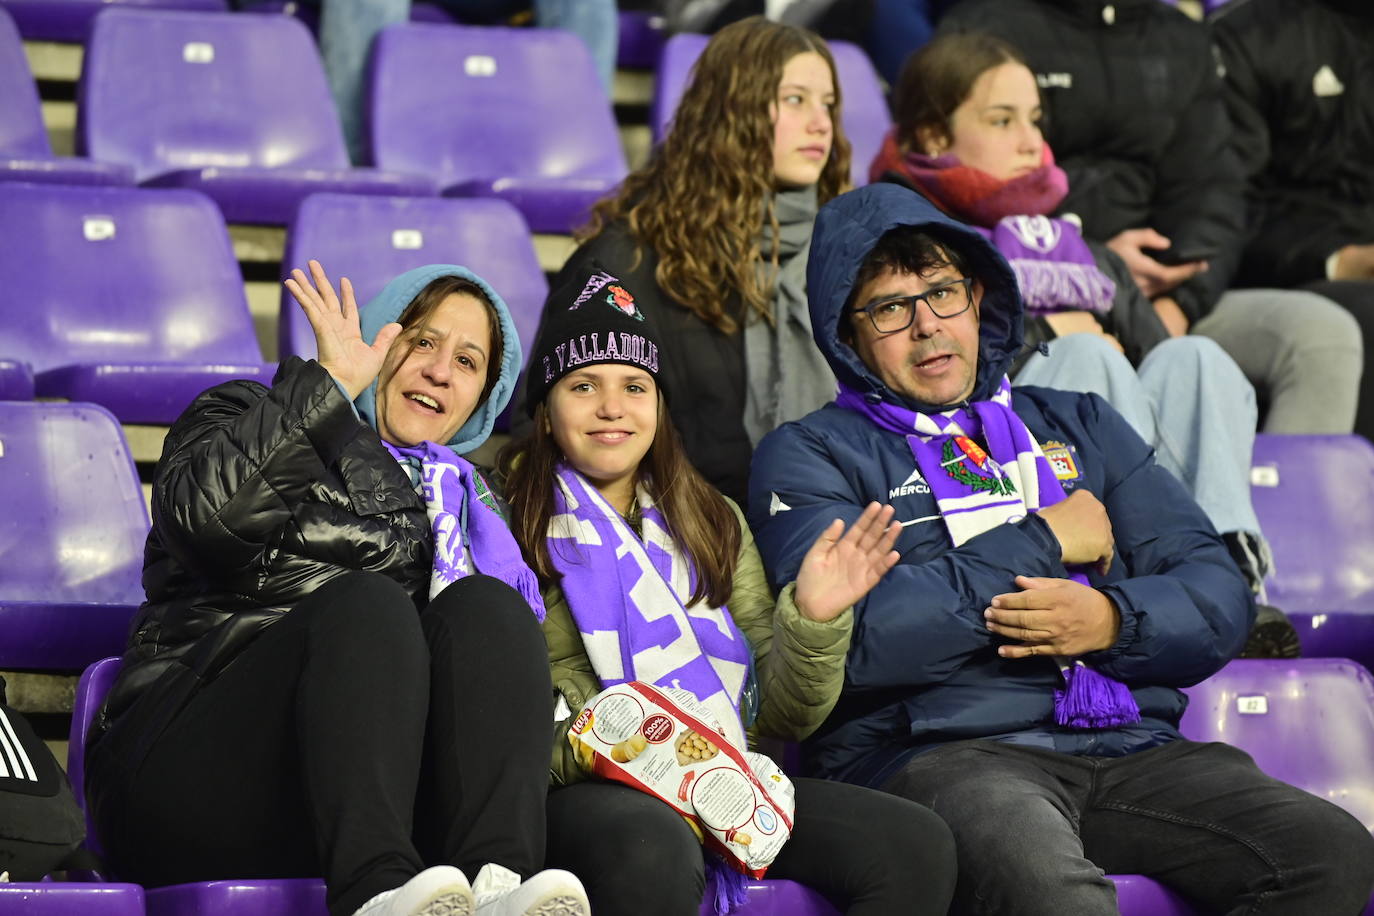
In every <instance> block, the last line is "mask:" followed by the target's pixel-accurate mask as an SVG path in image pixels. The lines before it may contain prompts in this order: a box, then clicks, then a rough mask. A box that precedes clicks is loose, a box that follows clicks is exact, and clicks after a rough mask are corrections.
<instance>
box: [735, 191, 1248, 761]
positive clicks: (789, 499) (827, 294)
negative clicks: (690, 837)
mask: <svg viewBox="0 0 1374 916" xmlns="http://www.w3.org/2000/svg"><path fill="white" fill-rule="evenodd" d="M899 226H919V227H921V228H922V229H924V230H925V231H926V232H928V233H929V234H931V235H932V236H935V237H936V238H938V239H939V240H940V241H941V242H943V243H945V244H947V245H948V246H950V247H952V248H954V249H956V250H958V251H959V252H960V253H961V254H962V255H963V256H964V257H965V258H966V259H967V261H968V263H969V265H970V271H971V273H972V274H973V276H975V277H977V278H978V279H980V280H981V281H982V284H983V287H984V292H983V298H982V300H981V303H980V320H981V324H980V329H979V331H980V339H979V352H978V367H977V380H976V383H975V387H974V390H973V394H972V400H981V399H986V398H987V397H989V396H990V395H991V393H992V392H993V391H994V390H995V388H996V386H997V384H998V383H999V381H1000V380H1001V378H1002V376H1003V375H1004V374H1005V373H1006V371H1007V367H1008V366H1009V365H1010V363H1011V360H1012V359H1013V357H1014V356H1015V355H1016V353H1017V351H1018V350H1019V349H1020V347H1021V326H1022V303H1021V297H1020V294H1019V292H1018V290H1017V287H1016V280H1015V277H1014V276H1013V274H1012V272H1011V270H1010V268H1009V267H1008V265H1007V263H1006V261H1005V260H1003V258H1002V256H1001V255H1000V254H998V253H997V251H996V249H994V248H993V247H992V246H991V245H990V244H989V243H988V242H987V241H985V240H984V239H983V237H982V236H980V235H979V234H978V233H976V232H974V231H972V230H971V229H968V228H967V227H965V226H963V225H961V224H959V223H957V222H955V221H953V220H952V219H950V218H949V217H947V216H945V215H943V214H941V213H940V212H939V211H938V210H936V209H935V208H934V207H933V206H932V205H931V204H930V203H929V202H928V201H926V200H925V199H924V198H923V197H921V196H920V195H919V194H916V193H914V192H912V191H910V190H907V189H905V188H902V187H899V186H897V185H892V184H877V185H870V186H869V187H866V188H862V189H860V190H857V191H853V192H850V193H848V194H844V195H842V196H840V197H838V198H836V199H835V200H833V201H831V202H830V203H828V204H827V205H826V206H824V207H823V208H821V211H820V214H819V217H818V219H817V221H816V228H815V234H814V235H813V236H812V241H811V255H810V265H809V270H808V276H807V284H808V290H809V296H810V305H811V322H812V328H813V330H814V333H815V337H816V343H817V345H818V346H819V347H820V349H821V352H822V353H824V354H825V356H826V359H827V360H828V361H829V363H830V366H831V368H832V369H833V370H834V371H835V375H836V376H837V377H838V378H839V379H840V380H841V381H842V382H844V383H845V384H847V385H849V386H850V387H852V388H854V389H856V390H858V391H860V392H863V393H865V394H866V395H867V396H869V397H871V398H875V399H882V400H886V401H889V402H892V403H896V404H901V405H903V406H905V407H907V408H911V409H915V410H921V411H927V412H930V411H938V410H939V409H940V408H937V407H935V406H934V405H929V404H921V403H917V402H912V401H910V400H908V399H906V398H904V397H902V396H899V395H897V394H895V393H894V392H892V391H891V390H890V389H889V388H888V387H887V386H886V385H884V384H883V383H882V382H881V381H880V380H879V379H878V377H877V376H876V375H875V374H874V373H873V372H872V371H871V370H869V369H868V368H867V367H866V366H865V365H864V364H863V363H862V362H861V361H860V360H859V358H858V356H857V354H856V353H855V352H854V350H853V349H851V348H850V347H849V345H848V344H845V343H843V342H841V341H840V339H839V334H838V329H839V322H840V321H841V320H847V319H842V315H841V311H842V309H843V308H844V306H845V304H846V302H847V300H848V299H849V295H850V290H851V287H852V286H853V282H854V278H855V276H856V275H857V273H858V271H859V267H860V265H861V264H862V263H863V260H864V258H865V257H866V256H867V254H868V253H869V251H871V250H872V249H873V247H874V246H875V245H876V244H877V242H878V240H879V239H880V238H881V237H882V236H883V234H884V233H886V232H888V231H889V230H891V229H894V228H897V227H899ZM1012 406H1013V409H1014V410H1015V411H1016V413H1017V415H1018V416H1019V417H1020V418H1021V419H1022V420H1023V421H1024V422H1025V424H1026V426H1027V428H1028V429H1029V430H1030V432H1031V434H1032V435H1033V436H1034V437H1035V438H1036V441H1038V442H1039V443H1040V445H1041V447H1042V448H1044V449H1045V450H1046V452H1047V454H1049V455H1051V456H1054V457H1056V458H1057V459H1058V462H1057V463H1058V465H1059V468H1060V478H1061V482H1062V483H1063V485H1064V489H1065V491H1066V492H1068V493H1072V492H1073V491H1074V490H1075V489H1078V488H1085V489H1087V490H1089V491H1090V492H1092V493H1093V494H1094V495H1095V496H1096V497H1097V498H1098V499H1099V500H1100V501H1101V502H1102V504H1103V505H1104V506H1105V507H1106V510H1107V514H1108V516H1109V517H1110V519H1111V522H1112V528H1113V532H1114V536H1115V539H1116V559H1115V561H1114V562H1113V564H1112V568H1111V570H1110V572H1109V573H1108V574H1107V575H1105V576H1100V575H1098V574H1096V573H1092V574H1091V576H1090V578H1091V580H1092V584H1093V585H1094V586H1096V587H1098V588H1100V589H1101V590H1102V591H1103V592H1105V593H1106V594H1107V595H1108V596H1109V597H1110V598H1111V599H1112V601H1113V602H1114V603H1115V604H1116V606H1117V608H1119V609H1120V612H1121V630H1120V637H1119V639H1118V641H1117V643H1116V644H1115V645H1114V646H1112V647H1111V648H1110V649H1107V650H1105V651H1102V652H1095V653H1091V654H1090V655H1088V656H1085V657H1084V659H1083V660H1084V661H1085V662H1086V663H1088V664H1090V665H1092V666H1094V667H1096V668H1098V669H1099V670H1100V671H1103V672H1105V673H1106V674H1109V675H1111V676H1112V677H1115V678H1117V679H1119V680H1121V681H1123V682H1125V683H1126V684H1128V685H1129V686H1130V688H1131V690H1132V693H1133V694H1134V695H1135V699H1136V702H1137V703H1138V704H1139V706H1140V710H1141V721H1140V722H1139V723H1137V724H1134V725H1130V726H1125V727H1121V728H1115V729H1102V730H1095V729H1072V728H1066V727H1062V726H1059V725H1057V724H1056V723H1055V721H1054V689H1055V687H1056V686H1057V685H1058V684H1059V680H1060V676H1059V672H1058V670H1057V669H1056V667H1055V665H1054V664H1053V663H1052V662H1051V661H1050V660H1048V659H1046V658H1027V659H1004V658H1001V657H1000V656H998V655H997V647H998V646H999V645H1001V644H1003V643H1004V642H1006V640H1004V639H1003V638H1001V637H998V636H994V635H993V634H992V633H991V632H989V631H988V629H987V627H986V626H985V625H984V621H983V611H984V609H986V608H987V607H988V605H989V602H990V600H991V598H992V597H993V596H994V595H998V594H1002V593H1005V592H1014V591H1017V588H1016V585H1015V583H1014V581H1013V580H1014V578H1015V577H1016V576H1017V575H1027V576H1046V577H1059V578H1063V577H1066V576H1067V575H1068V573H1067V571H1066V570H1065V568H1064V565H1063V563H1062V562H1061V561H1060V557H1061V549H1060V545H1059V542H1058V540H1057V539H1056V538H1055V536H1054V534H1053V532H1052V531H1051V530H1050V528H1049V526H1048V525H1047V524H1046V523H1045V522H1044V521H1042V520H1041V519H1040V518H1039V517H1037V516H1030V517H1028V518H1026V519H1024V520H1023V521H1020V522H1018V523H1015V524H1006V525H1002V526H999V527H997V528H994V529H992V530H990V531H987V532H984V533H983V534H981V535H978V536H977V537H974V538H972V539H970V540H969V541H967V542H966V543H964V544H963V545H961V546H960V547H957V548H956V547H952V546H951V543H950V539H949V535H948V533H947V532H946V529H945V526H944V524H943V523H942V522H941V520H940V519H939V517H938V513H939V510H938V508H937V506H936V503H935V498H934V497H933V496H932V495H931V493H930V488H929V487H928V486H927V485H926V483H925V482H924V481H923V480H922V479H921V476H920V474H919V473H918V471H917V469H916V462H915V458H914V457H913V455H912V452H911V448H910V446H909V445H908V443H907V441H906V437H904V436H901V435H898V434H895V433H892V432H888V431H885V430H882V429H879V428H878V427H877V426H876V425H874V424H873V423H872V422H871V421H870V420H868V419H867V418H866V417H864V416H863V415H861V414H859V413H857V412H855V411H852V410H847V409H844V408H841V407H838V406H836V405H834V404H829V405H827V406H825V407H822V408H821V409H820V410H817V411H815V412H813V413H811V414H810V415H808V416H807V417H805V418H803V419H801V420H799V421H796V422H794V423H788V424H785V425H784V426H782V427H780V428H778V429H777V430H775V431H774V432H773V433H771V434H770V435H769V436H767V437H766V438H765V439H764V440H763V442H762V443H760V445H759V448H758V450H757V452H756V453H755V456H754V464H753V469H752V471H751V481H750V498H749V521H750V524H751V525H752V527H753V529H754V531H755V533H756V535H757V539H758V546H759V550H760V552H761V553H762V555H763V559H764V563H765V565H766V567H767V568H768V571H769V574H770V577H771V578H772V580H773V581H774V582H775V583H778V582H789V581H792V580H793V579H794V578H795V577H796V575H797V570H798V567H799V566H800V565H801V561H802V558H803V557H804V556H805V554H806V551H807V549H808V548H809V547H810V545H811V543H812V542H813V540H814V539H815V538H816V537H817V536H818V535H819V533H820V532H821V531H822V530H823V529H824V528H825V526H826V525H827V524H828V523H829V522H830V521H831V520H833V519H835V518H842V519H844V520H845V522H846V524H848V523H851V522H853V520H854V519H855V518H857V517H858V515H859V514H860V512H862V510H863V507H864V506H865V505H867V504H868V503H869V502H871V501H874V500H876V501H878V502H880V503H891V504H892V505H893V506H894V507H895V508H896V510H897V515H896V518H897V520H899V521H911V520H918V521H916V522H915V524H912V525H909V526H908V527H906V528H905V529H904V530H903V532H902V535H901V537H900V539H899V540H898V542H897V546H896V549H897V550H898V551H899V552H900V553H901V560H900V561H899V562H898V564H897V566H895V567H894V568H893V569H892V570H891V571H890V572H889V573H888V574H887V575H886V576H885V577H884V579H883V580H882V581H881V582H880V583H879V584H878V585H877V587H875V588H874V589H873V590H872V592H870V593H869V595H868V596H867V597H866V598H865V599H864V600H863V601H862V602H860V603H859V604H858V605H857V606H856V608H855V622H854V636H853V642H852V646H851V648H850V652H849V659H848V664H847V668H846V675H845V686H844V691H843V694H842V696H841V698H840V701H839V703H838V704H837V705H836V707H835V711H834V713H832V714H831V716H830V717H829V719H828V720H827V721H826V723H825V724H824V725H823V726H822V727H821V728H820V729H819V730H818V731H817V732H816V734H815V735H814V736H813V737H812V738H811V739H809V740H808V742H807V743H806V746H805V757H806V765H807V768H808V770H810V771H811V772H814V773H816V774H817V775H821V776H826V777H831V778H840V779H845V780H848V781H852V782H861V783H868V784H872V785H879V784H881V783H882V782H883V781H884V780H885V779H886V778H887V777H888V776H889V775H890V774H891V773H892V772H893V771H894V770H895V769H896V768H898V767H899V766H900V765H901V763H902V762H903V761H905V760H906V759H907V758H908V757H909V756H910V755H912V754H914V753H917V752H919V751H920V750H924V749H927V748H930V747H933V746H936V745H939V744H942V743H946V742H950V741H957V740H963V739H971V738H995V739H998V740H1005V741H1014V742H1018V743H1022V744H1030V745H1035V746H1039V747H1043V748H1052V749H1055V750H1059V751H1062V752H1065V753H1071V754H1088V755H1104V756H1115V755H1122V754H1128V753H1132V752H1134V751H1138V750H1143V749H1145V748H1148V747H1153V746H1156V745H1158V744H1161V743H1163V742H1166V741H1170V740H1173V739H1175V738H1178V737H1180V735H1179V732H1178V730H1177V725H1178V721H1179V717H1180V716H1181V715H1182V713H1183V710H1184V707H1185V705H1186V702H1187V700H1186V698H1185V697H1184V695H1183V694H1182V693H1180V692H1179V691H1178V689H1177V688H1179V687H1183V686H1187V685H1190V684H1194V683H1196V682H1198V681H1200V680H1202V679H1203V678H1206V677H1207V676H1208V675H1210V674H1212V673H1213V672H1215V671H1216V670H1217V669H1219V668H1220V667H1221V666H1222V665H1224V664H1225V663H1226V662H1227V661H1228V660H1229V659H1230V658H1232V657H1233V656H1234V655H1235V654H1236V653H1238V652H1239V651H1240V648H1241V646H1242V645H1243V643H1244V640H1245V635H1246V633H1247V632H1248V630H1249V627H1250V624H1251V622H1252V619H1253V616H1254V602H1253V599H1252V598H1251V596H1250V593H1249V590H1248V589H1247V587H1246V584H1245V582H1244V580H1243V579H1242V577H1241V575H1240V572H1239V570H1238V569H1237V568H1236V566H1235V564H1234V563H1233V562H1232V561H1231V558H1230V556H1229V554H1228V552H1227V549H1226V547H1225V546H1224V545H1223V543H1222V541H1221V539H1220V538H1219V537H1218V536H1217V534H1216V532H1215V530H1214V529H1213V528H1212V526H1211V524H1210V522H1208V520H1207V518H1206V516H1205V515H1204V514H1203V512H1202V510H1201V509H1199V508H1198V506H1197V504H1196V503H1195V502H1194V501H1193V499H1192V497H1191V496H1189V495H1188V493H1187V492H1186V491H1185V490H1184V488H1183V486H1182V484H1180V483H1179V482H1178V481H1177V480H1176V479H1175V478H1174V477H1173V476H1171V475H1170V474H1169V473H1168V472H1167V471H1165V470H1164V469H1163V468H1161V467H1159V466H1158V465H1157V464H1155V460H1154V455H1153V452H1152V451H1151V449H1150V448H1149V446H1147V445H1146V444H1145V443H1144V442H1143V441H1142V440H1141V439H1140V437H1139V436H1137V435H1136V433H1135V432H1134V431H1133V430H1132V429H1131V427H1130V426H1129V425H1128V424H1127V423H1126V421H1125V420H1123V419H1122V418H1121V416H1120V415H1119V414H1117V413H1116V411H1115V410H1113V409H1112V408H1111V407H1110V406H1108V405H1107V403H1106V402H1105V401H1103V400H1102V399H1101V398H1099V397H1097V396H1096V395H1085V394H1077V393H1070V392H1064V391H1053V390H1050V389H1045V388H1017V389H1015V390H1014V392H1013V400H1012ZM931 516H934V518H929V517H931Z"/></svg>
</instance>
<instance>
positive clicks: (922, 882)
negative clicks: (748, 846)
mask: <svg viewBox="0 0 1374 916" xmlns="http://www.w3.org/2000/svg"><path fill="white" fill-rule="evenodd" d="M793 784H794V785H795V786H796V789H797V809H796V817H795V818H794V819H793V829H792V836H791V838H790V839H789V840H788V841H787V843H786V845H784V846H783V848H782V852H780V853H779V854H778V857H777V858H776V859H775V860H773V864H772V865H771V866H770V867H769V869H768V875H767V876H768V877H769V878H787V879H790V880H793V881H797V882H800V883H803V884H806V885H808V886H810V887H813V888H815V889H816V890H819V891H821V892H823V893H825V894H827V895H829V896H831V897H832V898H834V899H836V900H837V901H839V902H840V905H841V906H842V907H845V912H846V913H849V914H851V916H859V914H863V916H925V914H929V916H944V913H945V911H946V910H947V909H948V907H949V901H950V898H951V897H952V896H953V894H954V881H955V864H954V840H953V837H952V836H951V835H950V832H949V828H948V827H946V826H945V823H944V821H942V820H940V818H938V817H936V816H935V814H933V813H932V812H931V811H930V809H928V808H923V807H921V806H920V805H916V804H913V803H911V802H909V801H906V800H905V799H900V798H896V797H895V796H890V795H886V794H884V793H882V792H877V791H874V790H872V789H864V788H860V787H859V786H851V785H846V784H844V783H838V782H826V781H824V780H820V779H797V780H794V781H793ZM548 864H549V865H550V866H557V867H559V868H566V869H568V870H569V871H572V872H573V873H575V874H576V875H577V876H578V877H579V878H581V879H582V883H583V884H584V885H585V886H586V888H587V895H588V896H589V897H590V898H591V904H592V912H593V913H595V914H596V916H644V914H646V913H652V914H654V916H696V914H697V913H698V912H700V909H701V898H702V893H703V892H704V889H705V884H706V877H705V866H704V862H703V859H702V852H701V844H700V843H699V842H698V841H697V838H696V836H695V835H694V834H693V833H692V831H691V829H690V828H689V827H688V826H687V822H686V821H684V820H683V819H682V818H681V817H680V816H679V815H678V814H677V812H676V811H674V810H673V809H672V808H670V807H668V805H666V804H664V803H663V802H661V801H659V800H658V799H657V798H654V797H653V796H651V795H647V794H645V793H643V792H640V791H639V790H638V789H632V788H629V787H627V786H622V785H618V784H616V783H610V782H584V783H577V784H575V785H572V786H568V787H566V788H562V789H555V790H554V791H553V792H551V793H550V794H549V859H548Z"/></svg>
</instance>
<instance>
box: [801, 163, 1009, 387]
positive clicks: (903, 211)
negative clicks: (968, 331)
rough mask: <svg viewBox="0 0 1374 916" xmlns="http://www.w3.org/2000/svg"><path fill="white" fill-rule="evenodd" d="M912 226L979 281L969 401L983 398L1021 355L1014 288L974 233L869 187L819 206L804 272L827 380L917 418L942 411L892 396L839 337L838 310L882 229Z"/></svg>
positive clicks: (919, 202) (1003, 264) (891, 188)
mask: <svg viewBox="0 0 1374 916" xmlns="http://www.w3.org/2000/svg"><path fill="white" fill-rule="evenodd" d="M901 226H916V227H919V228H920V229H922V230H924V231H925V232H927V233H929V234H930V235H931V236H933V237H935V238H937V239H939V240H940V241H941V242H942V243H944V244H947V245H948V246H949V247H951V248H953V249H955V250H957V251H958V252H959V253H960V254H961V255H962V256H963V257H964V259H965V261H966V262H967V263H968V264H969V267H970V270H971V271H972V274H973V276H975V277H977V278H978V279H979V280H981V281H982V283H983V299H982V304H981V307H980V309H979V315H980V319H981V323H980V325H979V331H978V376H977V381H976V382H975V384H974V386H973V394H972V395H971V398H970V399H971V400H974V401H978V400H984V399H986V398H988V397H990V396H991V395H992V393H993V391H995V390H996V388H997V384H998V382H999V381H1001V379H1002V376H1003V375H1005V374H1006V372H1007V369H1008V367H1009V366H1010V365H1011V363H1012V360H1014V359H1015V358H1016V356H1017V354H1019V353H1020V352H1021V345H1022V337H1021V326H1022V313H1023V311H1024V306H1023V304H1022V302H1021V291H1020V290H1019V289H1018V287H1017V285H1016V275H1015V274H1013V273H1012V270H1011V266H1010V265H1009V264H1007V261H1006V259H1005V258H1003V257H1002V255H1001V254H1000V253H999V252H998V251H997V249H996V248H994V247H993V245H992V243H991V242H989V241H988V240H987V239H985V238H983V236H982V235H980V234H979V233H978V232H977V231H976V230H974V229H972V228H970V227H969V226H966V225H964V224H963V223H961V222H959V221H958V220H955V219H953V218H951V217H949V216H946V215H945V214H943V213H941V212H940V211H939V210H937V209H936V208H935V206H934V205H933V204H931V203H930V201H928V200H926V199H925V198H924V197H922V196H921V195H920V194H918V193H916V192H915V191H912V190H910V189H908V188H904V187H901V186H900V185H896V184H887V183H878V184H871V185H868V186H866V187H863V188H859V189H858V190H857V191H850V192H849V193H847V194H841V195H840V196H839V197H836V198H835V199H834V200H832V201H830V202H829V203H827V204H826V205H825V206H824V207H821V210H820V213H819V214H818V215H817V216H816V228H815V231H814V232H813V233H812V234H811V253H810V259H809V261H808V263H807V268H806V289H807V297H808V298H809V300H810V306H811V333H812V334H813V335H814V336H815V338H816V346H818V347H819V348H820V350H821V353H822V354H824V355H825V359H826V362H828V363H829V364H830V368H831V369H832V370H834V372H835V377H836V378H838V379H839V380H840V381H841V382H843V383H844V384H846V385H848V386H849V387H851V388H853V389H854V390H856V391H860V392H864V393H866V394H872V395H874V396H876V397H880V398H881V399H882V400H884V401H888V402H891V403H894V404H900V405H903V406H905V407H909V408H911V409H913V410H917V411H921V412H923V413H930V412H935V411H938V410H942V409H945V408H942V407H938V406H936V405H933V404H924V403H921V402H919V401H913V400H911V399H910V398H907V397H903V396H901V395H898V394H896V393H895V392H893V391H892V390H891V389H890V388H888V387H887V386H886V385H885V384H883V382H881V381H880V380H879V379H878V376H877V375H875V374H874V373H873V371H872V370H871V369H869V368H868V367H867V366H865V365H864V364H863V363H862V362H861V361H860V360H859V356H858V354H857V353H855V352H854V350H853V348H851V347H850V346H849V345H848V344H846V343H843V342H841V340H840V338H839V329H840V320H841V318H842V315H841V312H842V311H843V310H844V305H845V302H846V301H847V300H848V299H849V292H850V290H851V289H852V288H853V286H854V278H855V276H857V275H858V273H859V267H860V266H861V265H862V264H863V261H864V258H865V257H867V256H868V253H869V252H870V251H872V250H873V248H874V247H875V246H876V245H877V244H878V240H879V239H880V238H882V237H883V235H884V234H886V233H887V232H888V231H889V230H892V229H896V228H899V227H901Z"/></svg>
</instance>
